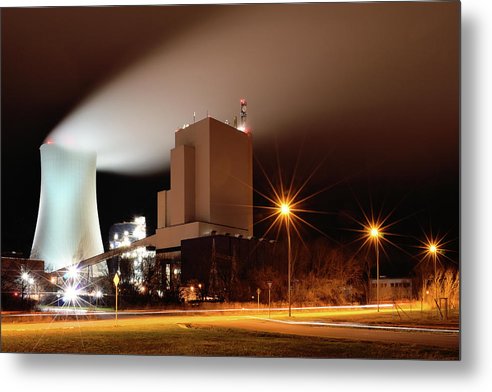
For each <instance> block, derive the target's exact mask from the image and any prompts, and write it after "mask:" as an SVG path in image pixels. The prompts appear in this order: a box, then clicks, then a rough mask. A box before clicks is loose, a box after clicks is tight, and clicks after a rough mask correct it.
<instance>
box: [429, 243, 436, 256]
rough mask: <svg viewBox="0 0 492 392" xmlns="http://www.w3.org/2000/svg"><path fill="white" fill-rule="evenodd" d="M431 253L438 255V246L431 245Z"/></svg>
mask: <svg viewBox="0 0 492 392" xmlns="http://www.w3.org/2000/svg"><path fill="white" fill-rule="evenodd" d="M429 252H430V253H433V254H436V253H437V246H436V244H430V245H429Z"/></svg>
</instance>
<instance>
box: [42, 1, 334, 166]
mask: <svg viewBox="0 0 492 392" xmlns="http://www.w3.org/2000/svg"><path fill="white" fill-rule="evenodd" d="M276 10H277V12H274V13H272V12H273V9H272V8H270V7H267V8H264V9H263V8H262V7H256V8H254V9H244V8H242V9H240V8H238V7H228V9H227V11H225V12H220V13H218V14H217V16H215V17H212V18H207V19H206V20H204V22H202V23H201V24H199V25H195V26H192V27H190V28H189V29H188V30H187V31H186V33H182V34H181V35H178V36H176V37H174V39H173V40H172V41H171V43H166V45H163V46H162V47H161V48H159V49H157V50H155V51H154V52H152V53H151V54H149V55H148V56H147V57H145V58H143V59H141V60H140V61H139V62H137V63H135V64H134V65H133V66H131V67H129V68H128V69H126V70H125V71H123V72H122V73H121V74H119V75H117V76H116V77H114V79H112V80H111V81H109V82H108V83H107V84H106V85H104V86H102V87H101V88H99V89H98V90H97V91H95V92H94V93H93V94H92V95H91V96H89V97H87V98H86V99H85V100H84V101H83V102H82V103H81V105H79V107H77V108H76V110H75V111H73V112H72V113H71V114H70V115H69V116H68V117H67V118H66V119H65V120H64V121H62V122H61V123H60V124H59V126H58V127H57V128H56V129H55V130H54V131H53V132H52V134H51V135H50V136H49V137H48V139H49V140H53V141H55V142H57V143H60V144H63V145H70V146H76V147H77V148H78V149H83V150H89V151H96V152H97V154H98V162H97V166H98V169H100V170H104V171H111V172H120V173H145V172H155V171H159V170H162V169H163V167H165V166H166V165H167V164H168V157H169V150H170V149H171V148H172V147H173V145H174V131H175V130H176V129H177V128H179V127H181V126H183V124H184V123H191V122H192V121H193V113H194V112H196V117H197V120H199V119H201V118H203V117H205V116H206V115H207V113H208V114H209V115H211V116H213V117H215V118H217V119H219V120H222V121H225V120H229V121H230V122H231V123H232V120H233V116H234V115H239V99H240V98H242V97H246V98H247V99H248V102H249V107H250V110H251V116H250V117H249V119H248V121H249V124H248V125H249V127H252V128H253V130H254V132H255V136H259V137H261V136H262V135H263V134H265V133H266V129H275V128H280V127H281V126H282V124H286V123H288V122H289V121H291V120H292V118H293V116H295V113H294V111H291V110H287V109H286V108H287V106H288V107H293V106H295V107H297V110H301V111H302V112H303V114H304V115H310V114H311V113H318V114H320V113H322V114H323V115H326V113H327V107H328V106H326V103H327V101H326V100H323V101H322V102H319V100H318V101H317V102H313V101H312V100H310V99H308V97H309V95H310V94H311V93H312V92H313V91H316V90H317V89H319V79H318V78H315V77H312V75H314V74H317V75H319V74H320V73H321V72H322V71H323V69H324V68H325V67H326V68H329V67H330V63H331V62H332V61H335V60H334V59H331V58H330V57H329V56H327V53H326V50H327V48H326V45H325V44H324V40H325V37H326V36H327V34H328V33H329V32H328V31H327V27H326V23H325V21H324V20H323V17H322V15H319V13H318V8H317V7H302V9H298V8H297V9H294V8H291V7H285V8H278V9H276ZM243 11H246V12H243ZM273 21H274V23H273ZM306 21H309V23H306ZM252 25H254V26H255V28H254V29H251V28H250V26H252ZM328 30H329V29H328ZM301 32H302V34H300V33H301ZM307 37H309V39H307ZM322 75H324V76H323V78H324V79H325V82H326V80H327V79H332V80H333V82H334V83H336V78H335V77H333V76H330V75H329V74H327V73H322ZM308 76H309V77H308ZM329 84H330V83H328V85H327V86H329ZM266 108H268V109H266ZM255 124H261V127H258V128H256V127H255Z"/></svg>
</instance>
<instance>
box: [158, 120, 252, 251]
mask: <svg viewBox="0 0 492 392" xmlns="http://www.w3.org/2000/svg"><path fill="white" fill-rule="evenodd" d="M157 198H158V200H157V207H158V208H157V209H158V222H157V226H158V227H157V230H156V234H155V245H156V247H157V248H158V249H166V248H174V247H179V246H181V240H184V239H189V238H197V237H201V236H204V235H208V234H211V233H212V232H216V233H229V234H233V235H243V236H251V235H252V234H253V207H252V204H253V162H252V142H251V135H249V134H247V133H245V132H241V131H240V130H238V129H236V128H234V127H231V126H230V125H227V124H224V123H222V122H220V121H217V120H215V119H214V118H211V117H207V118H205V119H203V120H201V121H199V122H197V123H195V124H192V125H190V126H187V127H186V128H183V129H180V130H178V131H177V132H176V133H175V148H174V149H173V150H171V189H170V190H167V191H162V192H159V193H158V197H157Z"/></svg>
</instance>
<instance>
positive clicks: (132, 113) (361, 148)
mask: <svg viewBox="0 0 492 392" xmlns="http://www.w3.org/2000/svg"><path fill="white" fill-rule="evenodd" d="M459 34H460V3H459V2H455V1H448V2H446V1H444V2H389V3H378V2H370V3H364V2H361V3H326V4H323V3H320V4H250V5H220V6H218V5H188V6H138V7H102V8H98V7H73V8H9V9H4V10H2V217H1V219H2V229H3V230H2V264H1V295H2V337H1V343H2V351H3V352H9V353H53V354H58V353H74V354H79V353H84V354H137V355H188V356H252V357H306V358H366V359H421V360H458V359H459V358H460V345H459V344H460V322H459V320H460V268H459V265H460V264H459V263H460V258H459V254H460V253H459V164H460V162H459V70H460V68H459V65H460V64H459V53H460V46H459ZM39 150H41V159H40V151H39ZM96 182H97V187H96ZM101 239H102V240H101Z"/></svg>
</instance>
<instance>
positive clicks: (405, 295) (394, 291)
mask: <svg viewBox="0 0 492 392" xmlns="http://www.w3.org/2000/svg"><path fill="white" fill-rule="evenodd" d="M376 282H377V280H376V279H371V300H372V301H373V302H374V301H376V300H377V284H376ZM407 299H408V300H410V299H412V279H410V278H386V277H385V278H379V300H380V301H396V300H407Z"/></svg>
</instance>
